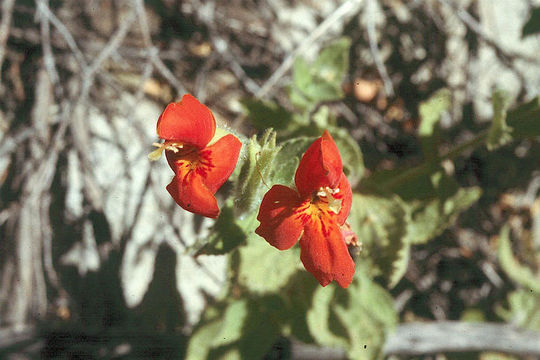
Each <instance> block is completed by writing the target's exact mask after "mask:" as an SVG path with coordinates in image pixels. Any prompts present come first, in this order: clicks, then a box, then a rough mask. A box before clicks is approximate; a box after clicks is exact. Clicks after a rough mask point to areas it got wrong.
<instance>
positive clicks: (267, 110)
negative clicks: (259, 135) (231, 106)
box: [242, 99, 292, 130]
mask: <svg viewBox="0 0 540 360" xmlns="http://www.w3.org/2000/svg"><path fill="white" fill-rule="evenodd" d="M242 105H244V107H245V109H246V111H247V114H248V116H249V120H250V121H251V123H252V124H253V126H255V128H257V129H258V130H265V129H268V128H274V129H276V130H282V129H285V128H286V127H287V125H288V124H289V123H290V122H291V121H292V113H290V112H289V111H287V109H285V108H284V107H282V106H279V105H278V104H276V103H275V102H272V101H263V100H258V99H243V100H242Z"/></svg>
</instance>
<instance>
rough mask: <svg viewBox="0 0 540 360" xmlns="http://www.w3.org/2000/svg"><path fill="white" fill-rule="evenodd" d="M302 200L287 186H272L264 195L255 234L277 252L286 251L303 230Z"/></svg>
mask: <svg viewBox="0 0 540 360" xmlns="http://www.w3.org/2000/svg"><path fill="white" fill-rule="evenodd" d="M301 205H302V199H300V196H299V195H298V193H297V192H296V191H294V190H293V189H291V188H288V187H287V186H283V185H274V186H272V188H271V189H270V190H268V192H267V193H266V195H264V197H263V200H262V203H261V207H260V208H259V215H258V216H257V220H259V222H260V223H261V225H259V227H258V228H257V229H256V230H255V233H256V234H258V235H260V236H262V237H263V238H264V239H265V240H266V241H268V243H270V245H272V246H274V247H276V248H278V249H279V250H287V249H289V248H290V247H292V246H293V245H294V244H296V242H297V241H298V238H299V237H300V235H301V234H302V229H303V228H304V220H303V215H304V214H303V212H302V207H301Z"/></svg>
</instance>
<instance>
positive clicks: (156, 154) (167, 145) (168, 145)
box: [148, 141, 184, 161]
mask: <svg viewBox="0 0 540 360" xmlns="http://www.w3.org/2000/svg"><path fill="white" fill-rule="evenodd" d="M152 146H155V147H157V149H156V150H154V151H152V152H151V153H150V154H148V159H150V161H156V160H159V159H160V158H161V154H162V153H163V150H171V151H172V152H174V153H177V152H178V151H179V150H180V149H182V148H183V147H184V144H181V143H175V142H167V141H165V142H164V143H153V144H152Z"/></svg>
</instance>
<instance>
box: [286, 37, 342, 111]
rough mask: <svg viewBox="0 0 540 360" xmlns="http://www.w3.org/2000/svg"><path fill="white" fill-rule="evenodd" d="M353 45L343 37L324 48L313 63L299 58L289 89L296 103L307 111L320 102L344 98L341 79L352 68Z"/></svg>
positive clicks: (291, 97) (292, 99) (294, 103)
mask: <svg viewBox="0 0 540 360" xmlns="http://www.w3.org/2000/svg"><path fill="white" fill-rule="evenodd" d="M350 46H351V41H350V40H349V39H347V38H341V39H339V40H337V41H335V42H333V43H331V44H330V45H328V46H327V47H326V48H324V49H323V50H322V51H321V53H320V54H319V56H318V57H317V59H316V60H315V61H314V62H313V63H311V64H308V63H307V62H306V61H305V60H304V59H301V58H298V59H296V61H295V63H294V66H293V83H292V84H291V86H290V88H289V95H290V99H291V102H292V103H293V105H295V106H296V107H298V108H299V109H304V110H305V109H310V108H312V107H313V106H315V105H316V104H318V103H320V102H324V101H335V100H339V99H341V98H342V97H343V91H342V89H341V82H342V80H343V78H344V76H345V74H346V72H347V69H348V67H349V48H350Z"/></svg>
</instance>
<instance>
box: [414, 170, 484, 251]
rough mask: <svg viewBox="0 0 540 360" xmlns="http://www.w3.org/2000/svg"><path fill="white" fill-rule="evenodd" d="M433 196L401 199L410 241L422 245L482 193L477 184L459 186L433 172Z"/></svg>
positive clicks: (451, 221)
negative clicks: (473, 185) (475, 185)
mask: <svg viewBox="0 0 540 360" xmlns="http://www.w3.org/2000/svg"><path fill="white" fill-rule="evenodd" d="M431 182H432V186H433V191H434V192H433V193H432V197H430V198H424V199H421V200H417V199H407V200H406V201H404V207H405V211H406V213H407V237H406V242H407V243H409V244H424V243H426V242H428V241H429V240H431V239H433V238H434V237H436V236H438V235H440V234H441V233H442V232H443V231H444V230H445V229H447V228H448V227H450V226H452V225H453V224H454V222H455V221H456V220H457V217H458V216H459V214H460V213H461V212H462V211H464V210H466V209H468V208H469V207H470V206H471V205H472V204H474V203H475V202H476V201H477V200H478V199H479V198H480V195H481V190H480V188H478V187H470V188H460V187H459V186H458V185H457V183H456V182H455V180H454V179H452V178H450V177H448V176H446V175H444V174H443V173H442V172H438V173H435V174H434V175H432V179H431Z"/></svg>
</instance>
